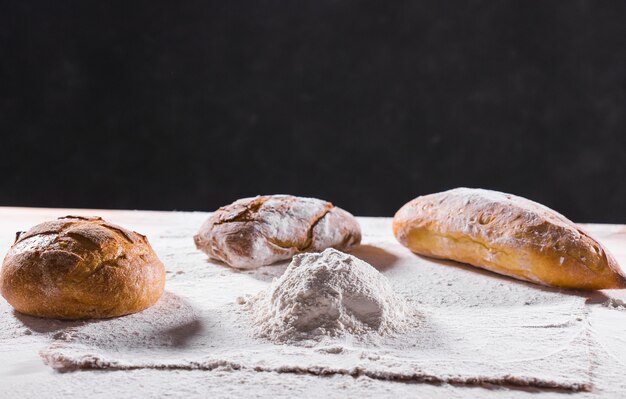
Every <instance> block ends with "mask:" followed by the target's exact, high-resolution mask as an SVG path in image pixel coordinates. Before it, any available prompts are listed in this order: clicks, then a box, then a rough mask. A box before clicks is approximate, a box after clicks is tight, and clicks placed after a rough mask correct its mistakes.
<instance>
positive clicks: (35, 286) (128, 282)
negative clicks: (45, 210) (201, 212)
mask: <svg viewBox="0 0 626 399" xmlns="http://www.w3.org/2000/svg"><path fill="white" fill-rule="evenodd" d="M164 285H165V268H164V267H163V264H162V263H161V261H160V260H159V259H158V258H157V256H156V254H155V253H154V251H153V250H152V248H151V247H150V244H149V243H148V240H147V239H146V237H144V236H142V235H141V234H138V233H135V232H133V231H129V230H126V229H124V228H122V227H119V226H116V225H113V224H110V223H107V222H105V221H104V220H102V219H101V218H98V217H89V218H87V217H78V216H66V217H63V218H59V219H58V220H54V221H50V222H45V223H42V224H39V225H37V226H35V227H33V228H32V229H30V230H29V231H27V232H25V233H18V235H17V239H16V241H15V243H14V244H13V246H12V247H11V249H10V250H9V252H8V253H7V255H6V257H5V259H4V263H3V266H2V271H1V272H0V292H1V293H2V296H3V297H4V298H6V300H7V302H9V304H11V305H12V306H13V307H14V308H15V310H17V311H18V312H21V313H25V314H28V315H32V316H40V317H49V318H57V319H88V318H107V317H115V316H122V315H125V314H129V313H135V312H138V311H140V310H143V309H146V308H148V307H150V306H152V305H153V304H154V303H156V301H157V300H158V299H159V297H160V296H161V294H162V293H163V288H164Z"/></svg>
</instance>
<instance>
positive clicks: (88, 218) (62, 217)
mask: <svg viewBox="0 0 626 399" xmlns="http://www.w3.org/2000/svg"><path fill="white" fill-rule="evenodd" d="M63 219H78V220H85V221H96V220H102V218H101V217H100V216H74V215H67V216H61V217H60V218H58V220H63Z"/></svg>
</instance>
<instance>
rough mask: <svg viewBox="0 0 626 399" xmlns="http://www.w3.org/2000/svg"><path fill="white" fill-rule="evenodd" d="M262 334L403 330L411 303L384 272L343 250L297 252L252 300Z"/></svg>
mask: <svg viewBox="0 0 626 399" xmlns="http://www.w3.org/2000/svg"><path fill="white" fill-rule="evenodd" d="M247 305H248V309H249V310H250V312H251V313H252V315H253V319H254V323H255V325H256V327H257V335H258V336H260V337H263V338H267V339H270V340H271V341H274V342H294V341H302V340H310V339H315V338H318V337H324V336H332V337H337V336H343V335H345V334H352V335H363V334H368V333H377V334H379V335H384V334H387V333H391V332H396V331H400V330H402V328H403V327H404V326H405V324H406V318H407V316H406V313H407V306H406V303H405V301H404V300H403V299H402V298H401V297H399V296H398V295H396V294H395V293H394V292H393V290H392V288H391V286H390V284H389V281H388V280H387V278H386V277H385V276H383V275H382V274H381V273H379V272H378V270H376V269H374V268H373V267H372V266H371V265H369V264H368V263H366V262H364V261H362V260H360V259H358V258H356V257H354V256H351V255H348V254H345V253H343V252H339V251H337V250H334V249H332V248H331V249H327V250H325V251H324V252H322V253H309V254H301V255H296V256H295V257H294V258H293V260H292V262H291V264H290V265H289V267H288V268H287V270H286V271H285V273H284V274H283V275H282V276H281V277H280V278H279V279H277V280H275V281H274V282H273V283H272V285H271V286H270V287H269V288H268V289H267V290H265V291H262V292H260V293H259V294H258V295H257V296H255V297H254V298H252V300H250V301H249V302H248V304H247Z"/></svg>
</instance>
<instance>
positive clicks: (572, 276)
mask: <svg viewBox="0 0 626 399" xmlns="http://www.w3.org/2000/svg"><path fill="white" fill-rule="evenodd" d="M393 232H394V234H395V236H396V238H397V239H398V241H400V243H401V244H403V245H404V246H406V247H408V248H409V249H410V250H411V251H413V252H416V253H418V254H421V255H426V256H431V257H435V258H443V259H452V260H455V261H458V262H464V263H469V264H471V265H474V266H478V267H481V268H483V269H487V270H491V271H493V272H496V273H500V274H504V275H507V276H511V277H515V278H519V279H521V280H526V281H531V282H534V283H538V284H543V285H548V286H554V287H563V288H573V289H604V288H625V287H626V277H625V276H624V275H623V274H622V272H621V271H620V267H619V265H618V264H617V262H616V261H615V259H614V258H613V256H611V254H610V253H609V252H608V251H607V250H606V249H605V248H604V247H603V246H602V245H601V244H600V243H599V242H597V241H596V240H594V239H593V238H591V237H590V236H589V235H588V234H587V233H586V232H585V231H584V230H583V229H581V228H580V227H578V226H577V225H575V224H574V223H573V222H571V221H569V220H568V219H566V218H565V217H564V216H562V215H561V214H559V213H557V212H555V211H553V210H552V209H550V208H547V207H545V206H543V205H540V204H538V203H536V202H533V201H530V200H527V199H525V198H521V197H517V196H514V195H511V194H505V193H500V192H497V191H489V190H480V189H470V188H457V189H453V190H449V191H445V192H442V193H437V194H431V195H425V196H422V197H418V198H416V199H414V200H413V201H410V202H409V203H407V204H406V205H404V206H403V207H402V208H401V209H400V210H399V211H398V212H397V213H396V215H395V217H394V219H393Z"/></svg>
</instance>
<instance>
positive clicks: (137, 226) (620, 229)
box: [0, 207, 626, 398]
mask: <svg viewBox="0 0 626 399" xmlns="http://www.w3.org/2000/svg"><path fill="white" fill-rule="evenodd" d="M69 214H72V215H99V216H102V217H104V218H105V219H108V220H110V221H111V222H114V223H117V224H120V225H124V226H126V227H129V228H131V229H134V230H137V231H140V232H141V231H146V229H147V230H150V229H152V230H154V229H158V228H165V227H166V225H167V223H168V220H170V219H172V218H174V217H176V218H177V220H180V219H181V218H183V219H185V218H187V217H188V220H189V221H190V223H191V222H192V221H193V223H196V222H197V221H198V220H201V219H204V218H206V217H207V216H208V213H190V212H153V211H120V210H88V209H43V208H11V207H0V254H4V253H6V251H7V250H8V248H9V246H10V245H11V244H12V242H13V239H14V236H15V235H14V234H15V232H16V231H20V230H27V229H28V228H29V227H31V226H33V225H35V224H37V223H39V222H42V221H44V220H50V219H54V218H57V217H60V216H65V215H69ZM365 219H369V220H371V219H372V218H360V220H365ZM380 220H381V221H382V222H388V220H389V219H388V218H380ZM369 225H377V224H376V223H373V224H372V223H370V224H369ZM378 225H380V226H387V225H388V223H380V224H378ZM584 226H585V227H586V229H587V230H588V231H589V232H590V233H591V234H592V236H594V237H596V238H597V239H598V240H599V241H601V242H602V243H603V244H604V245H606V246H607V247H608V248H609V250H610V251H611V252H612V253H613V254H614V255H615V257H616V258H617V259H618V262H620V264H624V265H626V226H622V225H608V224H602V225H601V224H586V225H584ZM364 233H365V234H367V233H368V232H365V231H364ZM369 233H376V234H388V232H383V231H375V232H369ZM157 252H158V251H157ZM165 263H166V268H167V267H168V265H167V262H165ZM171 276H172V274H168V278H171ZM623 291H626V290H622V291H619V290H611V291H605V292H602V293H589V294H584V295H588V301H589V302H590V303H594V301H595V302H598V301H601V300H604V299H606V298H611V301H612V302H611V304H612V305H614V306H612V308H611V309H609V308H606V307H605V308H601V307H599V308H597V310H593V311H592V313H593V312H595V313H593V314H592V317H593V318H594V328H593V334H594V335H595V336H596V337H598V339H599V340H600V341H601V342H604V343H607V342H609V343H610V345H611V348H612V349H611V350H608V349H607V351H606V353H602V354H597V355H596V356H595V358H594V366H593V370H592V372H591V377H592V383H593V389H592V390H591V391H590V392H561V391H555V390H539V389H530V388H529V389H523V388H515V387H498V386H487V387H485V386H464V385H449V384H427V383H411V382H394V381H384V380H377V379H371V378H368V377H356V378H355V377H351V376H345V375H332V376H326V377H320V376H315V375H308V374H279V373H274V372H255V371H243V370H235V371H233V370H230V371H229V370H214V371H202V370H191V371H189V370H169V371H166V370H126V371H98V370H92V371H80V372H70V373H61V372H57V371H54V370H52V369H51V368H50V367H48V366H46V365H44V364H43V362H42V360H41V358H40V357H39V355H38V351H37V350H34V349H33V347H27V348H22V347H20V346H18V345H12V344H11V340H10V339H9V340H8V341H5V342H2V341H1V340H0V397H2V398H12V397H24V398H28V397H33V398H35V397H36V398H39V397H40V396H41V395H42V394H44V393H45V396H46V397H61V396H69V395H79V396H80V395H82V394H84V393H87V392H89V395H90V397H92V398H93V397H119V398H121V397H137V396H140V397H163V396H175V397H177V396H181V395H186V396H191V397H204V396H208V395H211V396H212V397H232V396H234V395H241V396H246V397H248V396H273V397H294V396H301V397H320V396H328V397H346V396H362V395H363V394H367V395H369V396H381V397H388V396H391V395H394V396H408V397H416V396H423V397H441V398H461V397H486V398H490V397H493V398H506V397H516V398H520V397H534V398H536V397H541V398H553V397H565V396H574V397H580V398H583V397H585V398H588V397H620V396H621V395H626V378H623V377H622V376H623V374H624V373H623V370H624V366H625V365H626V307H624V306H623V305H625V300H626V293H625V292H623ZM0 301H4V299H2V298H0ZM3 317H15V315H14V314H8V315H7V314H5V316H3ZM4 322H6V320H4ZM0 323H3V320H0ZM33 334H37V331H34V332H33ZM615 348H618V349H617V350H615ZM620 348H623V350H620ZM156 379H158V380H161V381H164V383H159V384H155V383H154V381H155V380H156Z"/></svg>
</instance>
